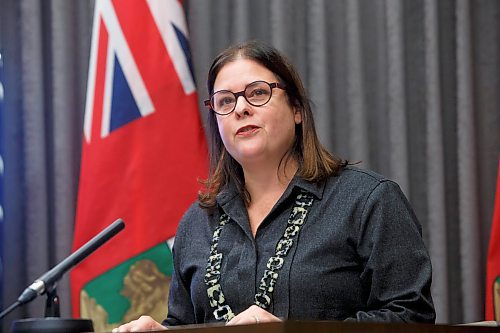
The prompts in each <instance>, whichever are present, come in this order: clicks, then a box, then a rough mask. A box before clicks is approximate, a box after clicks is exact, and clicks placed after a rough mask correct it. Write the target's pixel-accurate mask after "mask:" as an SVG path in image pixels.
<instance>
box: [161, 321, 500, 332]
mask: <svg viewBox="0 0 500 333" xmlns="http://www.w3.org/2000/svg"><path fill="white" fill-rule="evenodd" d="M493 324H494V323H493ZM171 331H175V332H176V333H334V332H335V333H366V332H370V333H403V332H404V333H467V332H479V333H483V332H484V333H492V332H500V327H498V326H480V325H479V324H478V325H430V324H400V323H387V324H386V323H350V322H335V321H293V320H289V321H284V322H277V323H261V324H255V325H240V326H221V325H190V326H179V327H172V328H170V329H169V330H165V331H160V332H171Z"/></svg>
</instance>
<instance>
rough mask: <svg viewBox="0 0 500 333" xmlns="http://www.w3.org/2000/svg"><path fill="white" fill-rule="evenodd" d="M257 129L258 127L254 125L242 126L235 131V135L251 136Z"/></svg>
mask: <svg viewBox="0 0 500 333" xmlns="http://www.w3.org/2000/svg"><path fill="white" fill-rule="evenodd" d="M258 129H259V127H258V126H255V125H248V126H243V127H241V128H239V129H238V130H237V131H236V135H241V136H245V135H250V134H253V133H254V132H255V131H256V130H258Z"/></svg>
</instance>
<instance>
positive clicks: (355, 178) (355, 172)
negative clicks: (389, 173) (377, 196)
mask: <svg viewBox="0 0 500 333" xmlns="http://www.w3.org/2000/svg"><path fill="white" fill-rule="evenodd" d="M334 178H337V179H332V180H333V181H337V182H340V183H343V184H346V185H351V186H356V187H361V188H373V187H376V186H378V185H379V184H381V183H384V182H393V181H392V180H390V179H389V178H387V177H386V176H384V175H381V174H379V173H377V172H375V171H373V170H368V169H361V168H358V167H355V166H352V165H349V166H347V167H345V168H344V169H343V170H342V171H341V172H340V174H339V175H338V176H337V177H334Z"/></svg>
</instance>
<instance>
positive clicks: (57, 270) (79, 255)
mask: <svg viewBox="0 0 500 333" xmlns="http://www.w3.org/2000/svg"><path fill="white" fill-rule="evenodd" d="M123 228H125V223H124V222H123V220H122V219H117V220H116V221H115V222H113V223H112V224H110V225H109V226H108V227H107V228H106V229H104V230H103V231H101V232H100V233H99V234H97V235H96V236H95V237H94V238H92V239H91V240H89V241H88V242H87V243H85V245H83V246H82V247H80V248H79V249H78V250H76V251H75V252H73V253H72V254H71V255H70V256H69V257H67V258H66V259H64V260H63V261H61V262H60V263H59V264H57V265H56V266H54V267H53V268H52V269H51V270H50V271H48V272H47V273H45V274H43V275H42V276H40V277H39V278H38V279H36V280H35V282H33V283H32V284H31V285H30V286H29V287H28V288H26V289H25V290H24V291H23V293H22V294H21V295H20V296H19V298H18V299H17V302H16V303H14V304H13V306H11V307H9V308H8V309H7V310H6V311H4V312H2V313H1V314H0V318H2V317H3V316H5V315H6V314H7V313H8V312H10V311H12V310H13V309H14V308H16V307H17V306H19V305H22V304H25V303H28V302H30V301H32V300H33V299H35V298H36V297H37V296H38V295H43V294H44V293H46V292H47V291H49V292H50V291H51V289H52V288H53V287H54V285H55V284H56V282H57V281H58V280H59V279H60V278H61V277H62V276H63V275H64V273H66V272H67V271H68V270H70V269H71V268H73V266H75V265H77V264H78V263H80V261H82V260H83V259H85V258H86V257H87V256H88V255H89V254H91V253H92V252H94V251H95V250H97V249H98V248H99V247H100V246H101V245H103V244H104V243H106V242H107V241H108V240H109V239H111V238H112V237H114V236H115V235H116V234H117V233H118V232H120V231H122V230H123Z"/></svg>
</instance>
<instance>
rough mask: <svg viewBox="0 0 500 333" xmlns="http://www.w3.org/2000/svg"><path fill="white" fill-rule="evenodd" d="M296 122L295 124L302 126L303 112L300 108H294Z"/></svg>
mask: <svg viewBox="0 0 500 333" xmlns="http://www.w3.org/2000/svg"><path fill="white" fill-rule="evenodd" d="M293 109H294V115H293V117H294V120H295V124H297V125H298V124H300V123H302V110H301V109H300V108H299V107H294V108H293Z"/></svg>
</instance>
